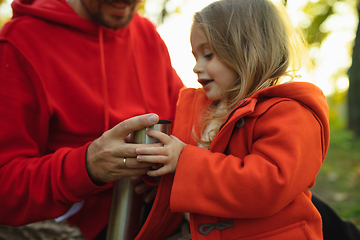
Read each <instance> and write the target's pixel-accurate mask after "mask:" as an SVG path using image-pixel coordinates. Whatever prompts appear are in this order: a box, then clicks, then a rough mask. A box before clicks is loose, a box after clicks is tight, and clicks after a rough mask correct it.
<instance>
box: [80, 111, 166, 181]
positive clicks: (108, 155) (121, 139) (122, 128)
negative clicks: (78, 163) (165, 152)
mask: <svg viewBox="0 0 360 240" xmlns="http://www.w3.org/2000/svg"><path fill="white" fill-rule="evenodd" d="M158 121H159V116H158V115H156V114H145V115H141V116H136V117H133V118H130V119H127V120H125V121H122V122H121V123H119V124H118V125H116V126H115V127H113V128H112V129H110V130H108V131H106V132H105V133H104V134H103V135H102V136H101V137H99V138H98V139H96V140H94V141H93V142H92V143H91V144H90V145H89V147H88V149H87V154H86V168H87V171H88V174H89V177H90V179H91V180H92V181H93V182H94V183H96V184H102V183H106V182H113V181H115V180H118V179H120V178H123V177H129V176H137V175H142V174H146V173H147V172H148V171H149V170H150V169H151V168H152V167H153V166H156V164H153V163H145V162H142V163H141V162H139V161H137V159H136V156H137V154H136V152H135V149H136V148H138V147H140V146H142V147H151V146H161V145H162V144H151V145H150V144H132V143H127V142H126V141H125V139H126V137H127V136H128V135H129V134H130V133H131V132H133V131H137V130H140V129H142V128H144V127H149V126H152V125H154V124H156V123H157V122H158ZM124 158H125V159H126V160H124Z"/></svg>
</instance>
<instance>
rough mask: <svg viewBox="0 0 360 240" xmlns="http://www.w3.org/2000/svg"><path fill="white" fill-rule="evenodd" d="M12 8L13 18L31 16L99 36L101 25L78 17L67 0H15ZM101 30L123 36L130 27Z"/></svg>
mask: <svg viewBox="0 0 360 240" xmlns="http://www.w3.org/2000/svg"><path fill="white" fill-rule="evenodd" d="M11 6H12V8H13V18H18V17H21V16H30V17H34V18H38V19H41V20H44V21H50V22H53V23H58V24H61V25H65V26H68V27H72V28H75V29H76V30H77V31H81V32H85V33H87V34H90V35H94V36H97V35H98V34H99V33H98V31H99V30H98V28H99V26H100V25H99V24H97V23H96V22H93V21H90V20H88V19H85V18H82V17H80V16H79V15H77V14H76V12H75V11H74V10H73V9H72V8H71V6H70V5H69V4H68V3H67V1H66V0H14V2H13V3H12V5H11ZM130 24H131V22H130ZM101 28H102V29H103V31H105V32H110V33H116V34H120V35H121V34H123V32H124V31H127V29H128V26H126V27H125V28H122V29H117V30H112V29H108V28H105V27H101Z"/></svg>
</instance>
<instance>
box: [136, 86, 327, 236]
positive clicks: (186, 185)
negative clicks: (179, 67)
mask: <svg viewBox="0 0 360 240" xmlns="http://www.w3.org/2000/svg"><path fill="white" fill-rule="evenodd" d="M208 104H209V101H208V100H207V98H206V95H205V93H204V91H203V90H202V89H185V90H183V91H182V93H181V95H180V99H179V102H178V108H177V112H176V116H175V122H174V126H173V135H175V136H177V137H178V138H179V139H180V140H182V141H184V142H185V143H188V145H187V146H185V148H184V149H183V151H182V153H181V155H180V158H179V162H178V165H177V169H176V172H175V175H172V174H168V175H166V176H163V177H162V178H161V181H160V184H159V190H158V194H157V197H156V200H155V203H154V206H153V209H152V211H151V213H150V215H149V218H148V219H147V221H146V223H145V225H144V227H143V229H142V230H141V232H140V234H139V236H138V238H137V239H154V240H155V239H157V240H159V239H163V238H164V237H165V236H167V235H169V234H170V233H171V232H172V231H174V229H175V228H176V227H177V226H178V225H179V223H180V221H181V218H182V214H181V212H190V226H191V233H192V239H193V240H198V239H199V240H200V239H201V240H202V239H207V240H208V239H224V240H230V239H267V240H270V239H271V240H275V239H276V240H279V239H292V240H296V239H322V226H321V217H320V214H319V213H318V211H317V210H316V208H315V207H314V206H313V204H312V202H311V192H310V191H309V190H308V188H311V187H312V186H313V185H314V184H315V178H316V175H317V172H318V171H319V169H320V167H321V165H322V163H323V161H324V159H325V156H326V152H327V149H328V145H329V124H328V106H327V103H326V98H325V96H324V95H323V93H322V92H321V90H320V89H319V88H317V87H316V86H314V85H312V84H310V83H300V82H292V83H285V84H282V85H278V86H274V87H269V88H266V89H263V90H260V91H258V92H257V93H255V94H254V95H253V96H252V97H250V98H248V99H245V101H242V102H240V103H239V104H238V106H237V107H236V108H235V109H234V110H233V111H232V112H231V113H230V115H229V117H228V119H227V120H225V122H224V123H223V125H222V127H221V128H220V130H219V131H218V133H217V134H216V136H215V138H214V140H213V142H212V143H211V145H210V149H209V150H208V149H203V148H199V147H197V146H196V145H197V143H196V142H195V140H194V139H193V138H192V129H193V126H195V131H196V132H197V133H198V134H199V125H198V124H199V119H200V116H201V114H202V113H203V110H204V109H205V108H206V107H207V106H208ZM229 221H232V222H233V224H234V226H233V227H228V228H226V229H224V230H219V229H214V230H212V231H210V233H208V234H207V235H202V234H201V233H200V232H199V228H201V227H202V225H203V224H206V223H209V224H215V225H213V226H216V224H217V223H219V222H229ZM203 229H204V228H203Z"/></svg>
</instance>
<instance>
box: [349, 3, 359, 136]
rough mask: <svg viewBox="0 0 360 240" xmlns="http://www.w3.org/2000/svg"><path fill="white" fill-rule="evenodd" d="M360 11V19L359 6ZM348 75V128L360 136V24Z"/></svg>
mask: <svg viewBox="0 0 360 240" xmlns="http://www.w3.org/2000/svg"><path fill="white" fill-rule="evenodd" d="M358 13H359V19H360V7H359V6H358ZM359 23H360V21H359ZM348 75H349V90H348V111H349V113H348V128H349V129H350V130H352V131H353V132H354V133H355V135H356V136H360V24H359V25H358V28H357V31H356V37H355V42H354V48H353V54H352V65H351V67H350V69H349V71H348Z"/></svg>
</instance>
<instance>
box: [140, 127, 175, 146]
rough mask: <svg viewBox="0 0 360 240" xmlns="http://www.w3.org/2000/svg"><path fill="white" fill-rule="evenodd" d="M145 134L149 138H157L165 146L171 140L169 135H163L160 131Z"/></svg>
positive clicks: (149, 131) (150, 131)
mask: <svg viewBox="0 0 360 240" xmlns="http://www.w3.org/2000/svg"><path fill="white" fill-rule="evenodd" d="M146 134H147V135H148V136H150V137H154V138H157V139H159V140H160V141H161V142H162V143H163V144H167V143H169V142H170V141H171V138H170V136H169V135H167V134H165V133H163V132H160V131H155V130H148V131H147V132H146Z"/></svg>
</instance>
